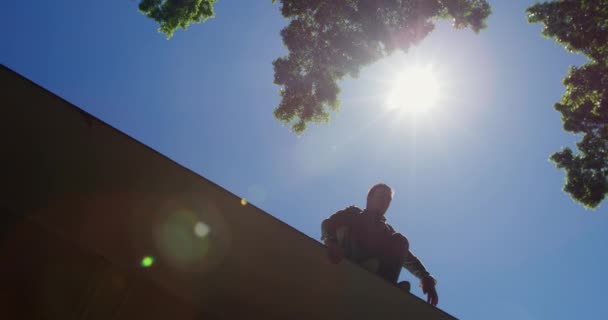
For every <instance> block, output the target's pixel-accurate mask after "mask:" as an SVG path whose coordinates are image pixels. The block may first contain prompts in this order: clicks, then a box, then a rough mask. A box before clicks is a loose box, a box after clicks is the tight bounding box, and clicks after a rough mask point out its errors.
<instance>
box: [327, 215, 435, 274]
mask: <svg viewBox="0 0 608 320" xmlns="http://www.w3.org/2000/svg"><path fill="white" fill-rule="evenodd" d="M341 227H347V228H348V229H349V230H350V232H351V234H352V236H353V237H355V238H356V239H357V245H358V246H359V247H360V251H363V252H366V253H369V252H371V255H372V256H374V255H376V256H377V255H383V254H393V253H394V252H391V250H394V248H399V249H398V250H402V251H403V252H399V253H397V254H399V255H401V254H403V255H404V257H403V258H404V259H403V267H404V268H406V269H407V270H408V271H409V272H410V273H412V274H413V275H414V276H416V277H417V278H418V279H421V280H422V279H423V278H426V277H429V276H430V273H429V272H428V271H427V270H426V268H425V267H424V265H423V264H422V262H420V259H418V258H417V257H416V256H415V255H414V254H413V253H412V252H411V251H410V250H409V242H408V240H407V238H406V237H405V236H403V235H402V234H400V233H398V232H396V231H395V229H393V227H391V226H390V225H389V224H388V223H386V218H385V217H384V216H378V215H375V214H372V213H369V212H367V211H365V210H361V209H360V208H358V207H355V206H351V207H348V208H346V209H344V210H340V211H338V212H336V213H335V214H333V215H332V216H331V217H329V218H327V219H325V220H324V221H323V223H322V224H321V240H323V241H328V240H329V241H331V240H337V234H336V231H337V230H338V229H340V228H341ZM346 257H347V258H349V259H351V260H352V258H353V257H350V256H349V251H346ZM355 262H357V261H355Z"/></svg>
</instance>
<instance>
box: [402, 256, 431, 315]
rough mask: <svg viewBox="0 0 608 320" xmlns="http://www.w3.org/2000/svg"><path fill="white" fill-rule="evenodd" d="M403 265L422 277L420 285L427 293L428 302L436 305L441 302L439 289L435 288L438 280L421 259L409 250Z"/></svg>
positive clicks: (419, 277)
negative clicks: (438, 293)
mask: <svg viewBox="0 0 608 320" xmlns="http://www.w3.org/2000/svg"><path fill="white" fill-rule="evenodd" d="M403 267H404V268H406V269H407V271H409V272H410V273H412V274H413V275H414V276H415V277H416V278H418V279H420V287H422V292H423V293H424V294H426V295H427V302H428V303H430V304H432V305H434V306H436V305H437V303H439V296H438V295H437V290H435V285H437V280H435V278H433V276H431V274H430V273H429V272H428V271H427V270H426V268H425V267H424V265H423V264H422V262H421V261H420V259H418V257H416V256H415V255H414V254H413V253H412V252H411V251H409V250H408V251H407V254H406V256H405V260H404V262H403Z"/></svg>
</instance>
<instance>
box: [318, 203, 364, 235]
mask: <svg viewBox="0 0 608 320" xmlns="http://www.w3.org/2000/svg"><path fill="white" fill-rule="evenodd" d="M359 212H361V209H359V208H357V207H355V206H351V207H348V208H346V209H343V210H340V211H338V212H336V213H334V214H333V215H331V217H329V218H327V219H325V220H323V222H322V223H321V240H322V241H323V242H325V243H327V241H337V235H336V230H338V228H340V227H343V226H348V225H349V224H350V222H351V220H352V218H353V214H356V213H359Z"/></svg>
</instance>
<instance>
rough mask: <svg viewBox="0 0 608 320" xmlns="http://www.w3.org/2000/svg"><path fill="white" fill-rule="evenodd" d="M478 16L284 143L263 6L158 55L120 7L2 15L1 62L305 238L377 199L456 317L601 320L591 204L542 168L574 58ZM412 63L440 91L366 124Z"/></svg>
mask: <svg viewBox="0 0 608 320" xmlns="http://www.w3.org/2000/svg"><path fill="white" fill-rule="evenodd" d="M490 2H491V4H492V6H493V11H494V13H493V15H492V16H491V17H490V19H489V21H488V26H489V27H488V29H486V30H483V31H482V32H481V33H480V34H478V35H475V34H474V33H473V32H471V31H470V30H453V29H451V27H450V26H449V24H448V23H440V24H439V25H438V28H437V29H436V30H435V31H434V32H433V33H432V34H431V35H430V36H429V37H428V38H427V39H425V40H424V41H423V42H422V43H421V44H420V45H419V46H418V47H416V48H412V50H410V51H409V52H408V53H407V54H395V55H393V56H391V57H389V58H387V59H385V60H383V61H380V62H378V63H376V64H374V65H372V66H369V67H367V68H365V69H364V70H363V72H362V73H361V76H360V77H359V78H358V79H346V80H344V81H343V82H342V83H341V86H342V93H341V96H340V97H341V101H342V106H341V111H340V112H339V113H335V114H332V121H331V124H330V125H313V126H311V127H310V128H309V129H308V131H307V132H306V133H305V134H304V135H303V136H302V137H300V138H298V137H296V136H295V135H294V134H292V133H291V132H290V131H289V128H288V127H284V126H282V125H281V124H280V123H279V122H278V121H276V120H275V119H274V117H273V115H272V110H273V109H274V108H275V106H276V105H277V104H278V102H279V95H278V89H279V88H278V87H277V86H275V85H274V84H273V83H272V80H273V70H272V65H271V62H272V60H273V59H275V58H277V57H279V56H282V55H284V54H285V53H286V50H285V49H284V47H283V46H282V43H281V39H280V36H279V30H280V29H281V28H283V27H284V26H285V25H286V24H287V22H288V21H287V20H285V19H284V18H283V17H282V16H281V15H280V13H279V6H278V5H272V4H271V3H270V1H238V2H236V1H227V0H220V1H218V3H217V6H216V13H217V17H216V18H214V19H211V20H209V21H208V22H206V23H204V24H201V25H193V26H191V27H190V28H189V30H188V31H186V32H184V31H181V30H180V31H178V32H177V33H176V34H175V35H174V37H173V38H172V39H171V40H170V41H167V40H166V39H165V38H164V36H163V35H161V34H158V33H157V32H156V28H157V26H156V25H155V24H154V22H153V21H152V20H149V19H147V18H145V17H144V16H142V15H141V14H139V13H138V11H137V1H135V0H132V1H124V0H121V1H118V0H108V1H94V2H90V1H76V0H57V1H46V0H44V1H43V0H34V1H3V2H2V3H1V4H0V12H2V16H3V19H1V20H0V24H1V29H2V30H4V32H3V41H2V43H1V46H2V47H1V50H0V56H1V63H3V64H5V65H6V66H8V67H10V68H11V69H13V70H15V71H17V72H19V73H21V74H22V75H24V76H26V77H28V78H29V79H32V80H33V81H35V82H36V83H38V84H40V85H42V86H43V87H45V88H47V89H49V90H51V91H52V92H54V93H56V94H58V95H59V96H61V97H63V98H65V99H66V100H68V101H70V102H72V103H74V104H75V105H77V106H79V107H81V108H83V109H85V110H87V111H88V112H90V113H92V114H94V115H95V116H97V117H99V118H100V119H102V120H104V121H105V122H107V123H109V124H111V125H112V126H114V127H116V128H118V129H120V130H121V131H123V132H125V133H127V134H129V135H130V136H132V137H134V138H136V139H137V140H139V141H141V142H143V143H145V144H147V145H148V146H150V147H152V148H154V149H156V150H158V151H159V152H161V153H163V154H165V155H166V156H168V157H170V158H171V159H173V160H175V161H177V162H178V163H180V164H182V165H184V166H185V167H187V168H189V169H191V170H193V171H195V172H197V173H199V174H201V175H202V176H204V177H206V178H208V179H210V180H212V181H214V182H216V183H218V184H219V185H221V186H222V187H224V188H226V189H228V190H230V191H232V192H233V193H235V194H237V195H240V196H243V197H245V198H247V199H248V200H249V201H250V202H251V203H253V204H254V205H256V206H257V207H259V208H262V209H264V210H265V211H267V212H269V213H270V214H272V215H274V216H276V217H277V218H279V219H280V220H282V221H284V222H286V223H288V224H289V225H291V226H293V227H295V228H297V229H298V230H301V231H302V232H304V233H305V234H307V235H309V236H310V237H313V238H315V239H319V236H320V227H319V225H320V222H321V220H322V219H324V218H325V217H327V216H329V215H330V214H331V213H333V212H335V211H336V210H339V209H341V208H344V207H346V206H348V205H351V204H355V205H359V206H364V205H365V203H364V200H365V195H366V192H367V189H368V188H369V187H370V186H371V185H372V184H374V183H376V182H386V183H388V184H389V185H391V186H392V187H394V188H395V191H396V194H395V199H394V201H393V204H392V206H391V208H390V209H389V211H388V213H387V218H388V220H389V222H390V223H391V224H392V225H393V226H394V227H395V228H396V229H398V230H400V231H401V232H403V233H404V234H406V235H407V237H408V238H409V240H410V243H411V248H412V251H413V252H414V253H415V254H416V255H418V256H419V257H420V258H421V259H422V261H423V262H424V263H425V265H426V266H427V267H428V269H429V270H430V271H431V272H432V273H433V274H434V275H435V276H436V277H437V278H438V280H439V285H438V292H439V297H440V302H439V307H441V308H442V309H444V310H446V311H447V312H449V313H451V314H453V315H455V316H457V317H459V318H462V319H496V320H499V319H573V318H581V319H608V309H606V308H604V307H603V303H605V298H606V296H607V294H606V292H605V290H606V287H608V275H606V273H605V270H606V266H607V265H608V250H606V249H605V245H606V244H607V243H608V232H607V230H608V221H607V220H606V214H605V213H604V212H603V211H605V207H606V205H604V206H602V207H600V208H599V209H597V210H596V211H590V210H585V209H584V208H583V207H582V206H581V205H579V204H576V203H574V202H573V201H572V200H571V199H570V198H569V196H568V195H567V194H565V193H564V192H562V190H561V188H562V185H563V180H564V173H563V172H561V171H559V170H557V169H555V167H554V166H553V164H552V163H550V162H549V161H548V157H549V155H550V154H551V153H553V152H555V151H557V150H559V149H560V148H561V147H563V146H573V145H574V143H575V141H576V137H575V136H573V135H571V134H568V133H565V132H564V131H562V129H561V121H560V115H559V113H557V112H555V111H554V110H553V108H552V106H553V104H554V103H555V102H556V101H558V100H559V98H560V96H561V95H562V93H563V91H564V88H563V86H562V84H561V79H562V78H563V77H564V75H565V74H566V72H567V69H568V67H569V66H571V65H580V64H582V63H584V62H585V59H584V58H582V57H581V56H577V55H573V54H570V53H567V52H566V51H565V50H564V49H563V48H562V47H560V46H559V45H557V44H555V43H554V42H553V41H552V40H547V39H544V38H542V36H541V35H540V30H541V26H539V25H529V24H527V22H526V18H525V14H524V10H525V8H526V7H528V6H529V5H531V4H532V3H533V1H519V0H518V1H490ZM412 64H422V65H427V64H432V65H433V68H434V70H436V72H437V74H438V77H439V81H440V83H441V88H442V90H441V92H442V94H441V98H440V101H439V103H438V104H437V106H435V108H434V109H433V110H432V111H431V112H429V113H427V114H426V115H424V116H420V117H418V118H416V119H414V118H412V117H411V116H410V117H408V116H405V117H397V116H396V114H395V113H390V112H388V111H386V110H385V109H384V108H382V105H383V101H384V97H385V96H386V94H387V90H388V87H390V85H391V79H392V76H393V74H394V73H395V71H398V70H400V68H403V66H406V65H412ZM401 278H402V279H406V280H410V281H414V279H413V277H412V276H411V275H409V274H408V273H407V271H405V270H404V271H403V272H402V276H401ZM413 292H414V293H415V294H417V295H419V296H422V294H421V292H420V291H419V289H418V288H417V287H415V288H414V289H413Z"/></svg>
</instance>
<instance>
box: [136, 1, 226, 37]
mask: <svg viewBox="0 0 608 320" xmlns="http://www.w3.org/2000/svg"><path fill="white" fill-rule="evenodd" d="M215 1H216V0H141V2H140V3H139V10H140V11H141V12H142V13H144V14H145V15H146V16H148V17H149V18H152V19H154V20H155V21H156V22H158V24H159V25H160V27H159V28H158V31H160V32H162V33H164V34H166V35H167V38H171V36H173V33H174V32H175V30H177V28H182V29H184V30H185V29H186V28H188V25H190V24H191V23H193V22H201V21H205V20H207V19H208V18H212V17H213V16H214V12H213V4H214V3H215Z"/></svg>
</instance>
